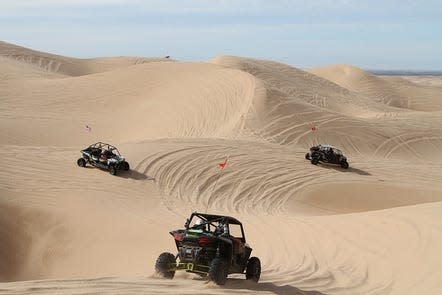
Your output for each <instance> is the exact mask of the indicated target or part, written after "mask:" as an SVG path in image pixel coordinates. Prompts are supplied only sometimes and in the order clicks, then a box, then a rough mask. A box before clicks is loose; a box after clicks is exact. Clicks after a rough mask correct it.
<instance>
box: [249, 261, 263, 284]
mask: <svg viewBox="0 0 442 295" xmlns="http://www.w3.org/2000/svg"><path fill="white" fill-rule="evenodd" d="M260 277H261V261H260V260H259V258H258V257H251V258H250V259H249V262H247V268H246V280H251V281H254V282H258V281H259V278H260Z"/></svg>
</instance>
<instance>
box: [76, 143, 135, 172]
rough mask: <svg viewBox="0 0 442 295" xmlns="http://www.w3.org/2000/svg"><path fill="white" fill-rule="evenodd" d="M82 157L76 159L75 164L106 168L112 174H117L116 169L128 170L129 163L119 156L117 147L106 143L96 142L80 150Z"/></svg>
mask: <svg viewBox="0 0 442 295" xmlns="http://www.w3.org/2000/svg"><path fill="white" fill-rule="evenodd" d="M81 153H82V157H81V158H79V159H78V160H77V165H78V166H80V167H86V164H88V163H89V164H90V165H92V166H94V167H97V168H100V169H106V170H108V171H109V173H110V174H112V175H117V172H118V170H124V171H128V170H129V163H128V162H126V160H125V159H124V157H122V156H121V154H120V152H119V151H118V149H117V148H116V147H114V146H112V145H110V144H108V143H104V142H97V143H94V144H92V145H90V146H89V147H87V148H85V149H84V150H81Z"/></svg>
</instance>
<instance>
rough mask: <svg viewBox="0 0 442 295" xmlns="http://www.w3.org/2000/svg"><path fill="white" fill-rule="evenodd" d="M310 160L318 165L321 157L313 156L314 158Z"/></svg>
mask: <svg viewBox="0 0 442 295" xmlns="http://www.w3.org/2000/svg"><path fill="white" fill-rule="evenodd" d="M310 162H311V163H312V164H313V165H318V163H319V158H316V157H314V158H312V159H311V160H310Z"/></svg>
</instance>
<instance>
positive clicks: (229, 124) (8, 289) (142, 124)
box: [0, 42, 442, 295]
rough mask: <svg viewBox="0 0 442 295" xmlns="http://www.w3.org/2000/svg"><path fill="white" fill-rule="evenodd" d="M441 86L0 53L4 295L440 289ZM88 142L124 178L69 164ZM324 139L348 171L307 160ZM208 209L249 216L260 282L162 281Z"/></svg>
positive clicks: (344, 70) (292, 71)
mask: <svg viewBox="0 0 442 295" xmlns="http://www.w3.org/2000/svg"><path fill="white" fill-rule="evenodd" d="M441 81H442V78H438V77H424V78H423V80H420V79H419V77H412V78H410V77H405V78H400V77H381V76H375V75H372V74H369V73H367V72H365V71H363V70H361V69H358V68H356V67H353V66H350V65H334V66H327V67H322V68H315V69H308V70H301V69H297V68H294V67H291V66H288V65H284V64H281V63H277V62H273V61H264V60H256V59H250V58H242V57H233V56H219V57H216V58H213V59H211V60H209V61H206V62H182V61H175V60H171V59H162V58H142V57H115V58H96V59H76V58H69V57H63V56H58V55H54V54H49V53H43V52H38V51H34V50H31V49H27V48H23V47H19V46H15V45H12V44H9V43H5V42H0V148H1V155H2V161H1V162H2V164H1V169H0V281H1V282H2V283H0V293H1V294H278V295H281V294H316V295H318V294H366V295H368V294H398V295H399V294H400V295H403V294H427V295H430V294H434V295H436V294H442V279H441V278H442V254H441V250H442V181H441V179H442V87H441V85H442V83H441ZM86 126H89V127H90V129H89V128H87V127H86ZM312 127H317V131H315V132H313V131H312ZM97 141H105V142H109V143H111V144H113V145H116V146H117V147H118V148H119V150H120V151H121V152H122V154H123V155H124V156H125V157H126V158H127V160H128V161H129V163H130V164H131V171H130V172H129V173H126V174H124V173H121V174H120V175H119V176H112V175H110V174H109V173H107V172H106V171H102V170H99V169H92V168H90V169H84V168H79V167H77V165H76V160H77V159H78V158H79V157H80V152H79V151H80V150H81V149H83V148H85V147H86V146H88V145H89V144H92V143H94V142H97ZM319 143H329V144H333V145H335V146H337V147H339V148H341V149H342V150H343V151H344V153H345V154H346V155H347V157H348V158H349V163H350V168H349V169H348V170H342V169H340V168H337V167H334V166H329V165H321V164H320V165H318V166H314V165H311V164H310V162H309V161H306V160H305V159H304V154H305V153H306V151H307V150H308V148H309V147H310V146H312V145H314V144H319ZM226 157H229V161H228V164H227V167H226V168H225V169H224V170H222V172H220V170H219V169H218V166H217V164H218V163H219V162H222V161H223V160H224V159H225V158H226ZM220 173H221V174H220ZM219 174H220V175H219ZM218 175H219V181H218V182H217V185H216V187H215V188H214V185H215V180H216V179H217V177H218ZM212 191H213V193H212ZM206 206H207V207H208V212H212V213H219V214H225V215H231V216H235V217H236V218H238V219H240V220H241V221H242V222H243V224H244V227H245V231H246V238H247V241H248V243H249V244H250V245H251V246H252V248H253V253H252V254H254V255H256V256H258V257H260V259H261V262H262V270H263V272H262V276H261V281H260V282H259V283H258V284H255V283H252V282H246V281H245V280H244V279H243V277H242V276H238V275H232V276H231V277H230V276H229V280H228V281H227V284H226V285H225V286H223V287H219V286H216V285H214V284H212V283H209V282H207V281H206V280H202V279H199V278H198V277H196V276H193V275H191V274H186V273H177V275H176V277H175V279H174V280H166V279H161V278H158V277H157V276H155V274H154V263H155V259H156V257H157V256H158V255H159V254H160V253H161V252H164V251H172V252H175V249H174V247H175V245H174V242H173V239H172V237H171V236H170V235H169V233H168V232H169V231H170V230H173V229H176V228H180V227H182V225H183V223H184V221H185V218H186V217H187V216H188V215H190V213H191V212H192V211H204V210H205V208H206Z"/></svg>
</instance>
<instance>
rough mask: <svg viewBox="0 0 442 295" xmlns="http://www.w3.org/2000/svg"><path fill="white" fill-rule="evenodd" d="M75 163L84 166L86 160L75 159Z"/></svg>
mask: <svg viewBox="0 0 442 295" xmlns="http://www.w3.org/2000/svg"><path fill="white" fill-rule="evenodd" d="M77 165H78V166H80V167H85V166H86V160H85V159H83V158H80V159H78V160H77Z"/></svg>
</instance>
